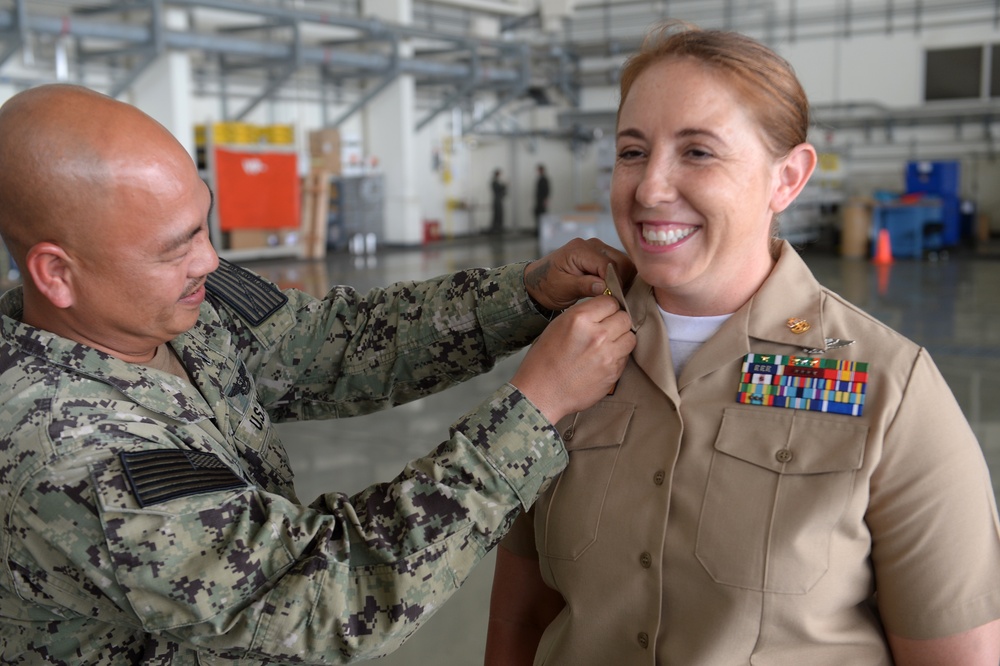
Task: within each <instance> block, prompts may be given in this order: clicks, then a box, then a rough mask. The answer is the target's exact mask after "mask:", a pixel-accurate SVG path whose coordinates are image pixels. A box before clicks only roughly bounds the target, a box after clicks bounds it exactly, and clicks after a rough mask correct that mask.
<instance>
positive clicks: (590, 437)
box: [559, 400, 635, 451]
mask: <svg viewBox="0 0 1000 666" xmlns="http://www.w3.org/2000/svg"><path fill="white" fill-rule="evenodd" d="M633 413H635V405H634V404H632V403H630V402H628V403H626V402H611V401H607V400H605V401H603V402H599V403H597V404H596V405H594V406H593V407H591V408H590V409H588V410H586V411H584V412H578V413H577V414H576V415H575V416H573V417H572V418H568V419H565V420H564V421H563V422H560V424H559V425H560V426H564V425H565V423H566V422H568V423H569V425H565V427H560V429H559V433H560V434H561V435H562V438H563V442H564V443H565V444H566V450H567V451H581V450H584V449H596V448H601V447H604V446H620V445H621V444H622V442H624V441H625V433H626V432H627V431H628V424H629V422H630V421H631V420H632V414H633Z"/></svg>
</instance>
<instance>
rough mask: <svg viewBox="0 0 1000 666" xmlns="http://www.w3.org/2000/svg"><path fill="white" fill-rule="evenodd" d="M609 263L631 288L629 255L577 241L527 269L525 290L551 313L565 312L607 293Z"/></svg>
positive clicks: (600, 244)
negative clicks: (605, 290)
mask: <svg viewBox="0 0 1000 666" xmlns="http://www.w3.org/2000/svg"><path fill="white" fill-rule="evenodd" d="M608 263H613V264H614V265H615V271H616V272H617V273H618V275H619V277H621V279H622V283H623V284H628V283H630V282H631V281H632V278H633V277H635V266H634V265H633V264H632V261H631V260H630V259H629V258H628V255H626V254H625V253H623V252H621V251H620V250H616V249H615V248H613V247H611V246H610V245H607V244H605V243H603V242H601V241H599V240H597V239H596V238H591V239H589V240H583V239H580V238H575V239H573V240H571V241H570V242H568V243H566V244H565V245H563V246H562V247H561V248H559V249H558V250H555V251H553V252H550V253H549V254H547V255H545V256H544V257H542V258H541V259H539V260H538V261H535V262H532V263H530V264H528V266H527V268H525V269H524V286H525V287H527V289H528V293H529V294H530V295H531V297H532V298H533V299H535V301H536V302H537V303H538V304H539V305H541V306H542V307H544V308H547V309H549V310H564V309H566V308H568V307H569V306H571V305H573V304H574V303H576V302H577V301H578V300H579V299H581V298H587V297H590V296H597V295H599V294H603V293H604V289H605V284H604V273H605V271H607V269H608Z"/></svg>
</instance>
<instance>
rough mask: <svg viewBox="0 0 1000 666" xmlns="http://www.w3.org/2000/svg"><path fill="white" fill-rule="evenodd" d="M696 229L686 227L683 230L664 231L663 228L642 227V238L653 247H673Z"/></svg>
mask: <svg viewBox="0 0 1000 666" xmlns="http://www.w3.org/2000/svg"><path fill="white" fill-rule="evenodd" d="M694 230H695V227H684V228H682V229H669V230H668V229H664V228H663V227H654V226H646V225H643V226H642V237H643V238H644V239H645V241H646V242H647V243H650V244H652V245H673V244H674V243H677V242H679V241H681V240H684V239H685V238H687V237H688V236H690V235H691V234H692V233H694Z"/></svg>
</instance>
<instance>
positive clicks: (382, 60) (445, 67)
mask: <svg viewBox="0 0 1000 666" xmlns="http://www.w3.org/2000/svg"><path fill="white" fill-rule="evenodd" d="M169 1H170V4H183V5H198V6H205V7H214V8H230V6H232V9H233V11H241V12H244V13H246V12H247V11H248V9H247V7H246V6H240V5H236V4H235V3H228V2H221V1H219V0H215V1H214V2H207V1H205V0H169ZM274 11H275V10H269V11H267V8H263V7H261V8H255V9H254V13H255V14H258V15H269V14H272V13H274ZM286 14H288V13H283V14H281V15H282V16H284V15H286ZM291 14H292V15H293V16H296V17H299V20H310V19H307V18H305V17H300V15H303V14H307V15H308V16H309V17H310V18H311V20H314V21H315V22H317V23H326V24H329V25H337V26H341V27H351V28H354V29H356V30H363V31H367V33H368V34H370V35H373V36H391V35H406V36H409V35H423V34H425V33H426V31H422V30H409V29H405V28H402V27H399V26H392V27H390V26H389V25H388V24H385V23H381V22H378V21H372V20H353V19H344V18H341V17H325V19H324V17H323V16H322V15H319V14H316V15H315V16H313V15H312V14H310V13H304V12H297V13H291ZM16 28H20V29H22V30H26V31H32V32H38V33H42V34H49V35H72V36H74V37H77V38H94V39H104V40H117V41H123V42H131V43H134V44H149V43H151V42H152V41H153V40H154V39H155V38H156V36H155V35H154V34H153V30H152V29H151V28H149V27H146V26H139V25H126V24H121V23H119V24H108V23H101V22H99V21H93V20H89V19H83V18H80V17H75V16H66V17H57V16H46V15H37V14H27V15H24V16H22V17H21V22H20V24H19V22H18V19H17V16H16V14H15V13H14V12H10V11H8V10H0V31H5V30H12V29H16ZM453 41H464V40H453ZM162 43H163V47H164V48H172V49H180V50H189V49H193V50H200V51H204V52H205V53H213V54H221V55H229V56H245V57H254V58H260V59H262V60H291V59H293V58H294V57H295V56H296V54H295V49H294V47H293V46H288V45H284V44H275V43H268V42H264V41H259V40H254V39H248V38H244V37H237V36H234V35H226V34H218V33H212V34H200V33H194V32H180V31H176V30H163V31H162ZM477 43H481V44H487V45H495V46H497V47H501V48H503V49H504V50H508V49H510V48H511V46H512V45H511V44H504V43H501V42H491V41H489V40H484V41H483V40H477ZM301 62H302V63H303V64H314V65H326V66H328V67H330V66H335V67H345V68H349V69H360V70H367V71H371V72H373V73H376V74H378V73H383V72H385V71H386V70H387V69H388V68H389V67H391V66H392V65H393V59H392V58H390V57H386V56H383V55H380V54H373V53H368V54H366V53H356V52H350V51H337V50H335V49H331V48H327V47H321V46H320V47H317V46H302V48H301ZM397 64H398V70H399V73H400V74H413V75H416V76H424V77H431V78H442V79H466V78H470V77H472V76H475V77H476V79H475V81H476V82H477V83H480V82H481V83H514V82H517V81H518V80H519V79H520V76H521V74H520V72H519V71H517V70H512V69H503V68H498V67H483V68H481V69H479V70H477V71H473V69H472V68H471V67H468V66H466V65H461V64H446V63H439V62H434V61H424V60H419V59H414V58H403V59H399V61H398V63H397Z"/></svg>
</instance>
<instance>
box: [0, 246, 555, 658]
mask: <svg viewBox="0 0 1000 666" xmlns="http://www.w3.org/2000/svg"><path fill="white" fill-rule="evenodd" d="M523 269H524V266H523V265H515V266H509V267H505V268H500V269H496V270H491V271H486V270H480V271H464V272H461V273H457V274H454V275H450V276H444V277H442V278H438V279H435V280H429V281H426V282H421V283H401V284H397V285H394V286H393V287H391V288H389V289H385V290H374V291H372V292H370V293H369V294H367V295H365V296H362V295H359V294H357V293H355V292H353V291H352V290H350V289H348V288H343V287H341V288H337V289H334V290H333V291H332V292H331V293H330V294H329V295H328V296H327V297H326V298H325V299H323V300H318V299H315V298H312V297H309V296H307V295H305V294H302V293H299V292H296V291H289V292H286V293H284V294H283V293H281V292H279V291H278V290H277V289H276V288H275V287H274V286H273V285H271V284H269V283H266V282H264V281H263V280H261V279H260V278H258V277H257V276H254V275H252V274H250V273H248V272H246V271H244V270H242V269H240V268H237V267H234V266H231V265H229V264H226V263H225V262H224V263H223V265H222V266H221V267H220V269H219V270H218V271H217V272H216V273H215V274H213V276H211V277H210V282H209V290H208V291H209V298H208V299H207V300H206V302H205V303H204V304H203V305H202V308H201V315H200V319H199V320H198V323H197V324H196V325H195V326H194V328H193V329H192V330H190V331H189V332H187V333H185V334H183V335H181V336H179V337H178V338H177V339H175V340H173V341H172V342H171V346H172V348H173V350H174V351H175V352H176V353H177V355H178V357H179V358H180V360H181V362H182V363H183V365H184V367H185V368H186V370H187V373H188V374H189V375H190V382H188V381H185V380H184V379H182V378H180V377H177V376H175V375H173V374H169V373H166V372H161V371H159V370H153V369H150V368H146V367H142V366H139V365H132V364H128V363H124V362H122V361H120V360H117V359H115V358H113V357H111V356H108V355H106V354H104V353H102V352H99V351H97V350H95V349H92V348H89V347H85V346H82V345H79V344H76V343H74V342H72V341H70V340H66V339H63V338H60V337H58V336H55V335H53V334H51V333H48V332H46V331H42V330H38V329H35V328H32V327H30V326H27V325H25V324H23V323H21V322H20V315H21V296H20V290H17V291H13V292H8V293H7V294H6V295H5V296H4V297H3V299H2V301H0V310H2V320H0V334H2V339H0V414H2V419H0V515H2V519H3V532H2V534H0V549H2V553H3V557H2V568H0V662H2V663H5V664H18V663H30V664H35V663H40V662H45V663H55V664H74V665H76V664H88V665H93V664H139V663H142V664H174V665H186V664H215V663H223V662H224V661H225V663H232V662H230V661H228V660H239V662H238V663H241V664H257V663H265V662H266V663H268V664H277V663H297V664H298V663H324V664H331V663H345V662H347V661H350V660H359V659H365V658H371V657H376V656H379V655H383V654H385V653H387V652H390V651H391V650H392V649H393V648H395V647H397V646H398V645H399V644H400V643H401V642H402V641H403V640H404V639H405V638H406V637H407V636H409V635H410V634H411V633H412V632H413V631H415V630H416V629H417V627H418V626H420V624H421V622H422V621H424V620H425V619H426V618H428V617H429V616H430V615H431V614H433V613H434V611H435V610H436V609H437V608H438V607H439V606H440V605H441V604H442V603H444V602H445V601H446V600H447V599H448V597H449V596H450V595H451V594H452V593H453V592H454V591H455V590H456V588H457V587H458V586H459V585H460V584H461V583H462V581H463V580H464V579H465V578H466V577H467V576H468V574H469V573H470V570H471V569H472V567H473V566H474V565H475V564H476V563H477V562H478V561H479V560H480V559H481V558H482V557H483V555H484V554H485V553H486V552H487V550H488V549H489V548H490V547H491V546H492V545H493V544H494V543H495V542H496V541H497V540H498V539H499V538H500V537H501V536H502V534H503V533H504V532H505V531H506V529H507V527H508V526H509V524H510V522H511V521H512V520H513V518H514V516H515V515H516V514H517V513H518V512H519V511H520V510H521V509H522V507H526V506H528V505H530V504H531V503H532V502H533V501H534V499H535V496H536V495H537V493H538V492H539V488H540V487H541V486H542V484H543V483H545V482H546V480H548V479H549V478H551V477H552V476H553V475H554V474H555V473H556V472H558V471H559V470H560V469H562V467H563V465H564V464H565V460H566V453H565V450H564V449H563V446H562V443H561V441H560V438H559V436H558V434H557V433H556V431H555V429H554V428H553V427H552V426H551V425H550V424H548V422H547V421H546V420H545V419H544V418H543V417H542V416H541V414H540V413H539V412H538V411H537V410H536V409H535V408H534V407H533V406H532V405H530V404H529V403H528V401H527V400H525V399H524V397H523V396H522V395H521V394H520V393H519V392H518V391H517V390H516V389H514V388H513V387H512V386H509V385H508V386H505V387H503V388H501V389H500V390H498V391H497V392H496V393H495V394H494V395H493V396H492V397H491V398H490V399H489V400H488V401H486V402H485V403H484V404H483V405H482V406H481V407H479V408H478V409H475V410H473V411H471V412H469V413H468V414H466V415H465V416H464V417H462V418H461V419H459V420H458V421H457V422H456V423H455V424H454V425H453V426H452V430H451V436H450V438H449V439H447V440H446V441H444V442H443V443H442V444H441V445H440V446H439V447H438V448H437V449H435V450H434V451H433V452H432V453H430V454H429V455H427V456H426V457H424V458H421V459H419V460H416V461H414V462H412V463H410V464H409V465H408V466H407V467H406V468H405V469H404V470H403V471H402V472H401V473H400V474H399V476H397V477H396V478H395V479H393V480H392V481H390V482H387V483H383V484H379V485H376V486H372V487H370V488H368V489H367V490H365V491H363V492H361V493H359V494H357V495H355V496H352V497H348V496H346V495H344V494H341V493H336V492H330V493H328V494H325V495H322V496H320V497H319V498H317V499H316V500H315V501H314V502H313V503H312V504H310V505H308V506H307V505H304V504H302V503H300V502H299V500H298V498H297V497H296V496H295V491H294V488H293V484H292V473H291V470H290V468H289V465H288V461H287V459H286V455H285V450H284V448H283V447H282V445H281V443H280V441H279V440H278V438H277V436H276V433H275V429H274V427H273V426H272V423H273V422H274V421H278V420H285V419H300V418H332V417H346V416H352V415H356V414H363V413H367V412H372V411H374V410H378V409H382V408H385V407H389V406H391V405H394V404H398V403H400V402H404V401H407V400H412V399H414V398H417V397H420V396H422V395H426V394H428V393H431V392H433V391H437V390H440V389H443V388H445V387H447V386H451V385H453V384H455V383H456V382H458V381H461V380H463V379H465V378H468V377H471V376H473V375H475V374H477V373H480V372H482V371H484V370H487V369H489V368H490V367H492V365H493V364H494V362H495V361H496V360H497V358H498V357H500V356H502V355H504V354H507V353H509V352H511V351H513V350H515V349H518V348H520V347H522V346H523V345H525V344H526V343H528V342H530V341H531V340H532V339H533V338H534V337H535V336H536V335H537V334H538V333H539V332H540V331H541V330H542V328H543V326H544V324H545V318H544V317H542V316H540V315H539V314H538V313H537V311H536V310H535V308H534V307H533V306H532V304H531V301H530V299H529V298H528V296H527V294H526V292H525V290H524V287H523V284H522V282H521V280H522V274H523ZM330 445H331V446H335V442H331V443H330Z"/></svg>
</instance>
